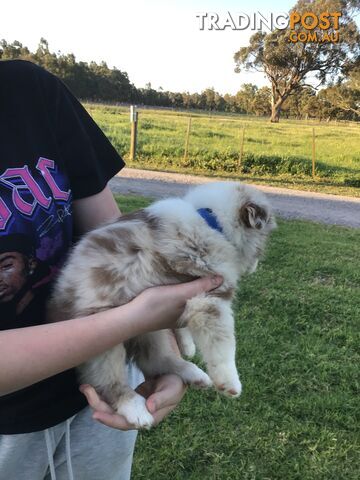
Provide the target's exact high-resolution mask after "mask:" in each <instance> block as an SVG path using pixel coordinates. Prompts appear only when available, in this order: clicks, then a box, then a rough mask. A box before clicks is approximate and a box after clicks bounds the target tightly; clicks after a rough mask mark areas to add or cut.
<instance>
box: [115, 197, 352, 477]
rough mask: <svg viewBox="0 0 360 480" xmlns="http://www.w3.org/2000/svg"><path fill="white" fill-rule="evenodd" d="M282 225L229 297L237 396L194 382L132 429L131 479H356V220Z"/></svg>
mask: <svg viewBox="0 0 360 480" xmlns="http://www.w3.org/2000/svg"><path fill="white" fill-rule="evenodd" d="M118 201H119V204H120V206H121V208H122V210H123V211H124V212H126V211H130V210H132V209H137V208H141V207H142V206H145V205H146V204H147V203H148V201H147V200H146V199H141V198H131V197H130V198H129V197H126V198H125V197H119V198H118ZM278 223H279V228H278V229H277V230H276V231H275V232H274V233H273V235H272V238H271V241H270V244H269V247H268V249H267V252H266V256H265V259H264V260H263V262H262V263H261V264H260V266H259V268H258V271H257V272H256V273H255V274H253V275H251V276H249V277H247V278H245V279H244V280H243V281H242V283H241V285H240V287H239V289H238V292H237V296H236V300H235V302H234V310H235V312H236V328H237V364H238V367H239V371H240V374H241V379H242V383H243V388H244V390H243V393H242V395H241V397H240V398H239V399H235V400H230V399H226V398H223V397H221V396H220V395H218V394H217V393H215V392H214V391H212V390H211V391H207V392H199V391H190V390H189V392H188V393H187V394H186V396H185V399H184V400H183V401H182V403H181V405H180V406H179V408H178V409H177V410H176V411H174V412H173V413H172V415H171V416H170V417H169V418H168V419H167V420H166V421H164V422H163V423H162V424H161V425H160V426H158V427H157V428H156V429H154V430H152V431H150V432H141V433H140V434H139V440H138V443H137V447H136V452H135V460H134V467H133V476H132V479H133V480H140V479H144V480H149V479H159V480H161V479H163V480H167V479H171V480H220V479H221V480H295V479H296V480H297V479H299V480H300V479H301V480H310V479H311V480H355V479H356V480H357V479H358V478H359V464H360V446H359V435H358V425H359V423H358V421H359V403H358V400H359V376H358V370H359V319H360V303H359V298H360V273H359V263H360V230H356V229H347V228H342V227H332V226H323V225H318V224H314V223H308V222H302V221H287V222H285V221H279V222H278Z"/></svg>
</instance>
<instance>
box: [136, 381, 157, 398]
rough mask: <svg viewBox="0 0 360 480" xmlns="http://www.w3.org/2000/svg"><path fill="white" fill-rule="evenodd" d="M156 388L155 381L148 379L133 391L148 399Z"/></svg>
mask: <svg viewBox="0 0 360 480" xmlns="http://www.w3.org/2000/svg"><path fill="white" fill-rule="evenodd" d="M155 388H156V381H155V379H148V380H145V382H143V383H141V384H140V385H138V386H137V387H136V388H135V391H136V392H137V393H139V394H140V395H141V396H142V397H144V398H149V397H150V395H151V394H152V393H154V390H155Z"/></svg>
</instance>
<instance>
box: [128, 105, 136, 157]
mask: <svg viewBox="0 0 360 480" xmlns="http://www.w3.org/2000/svg"><path fill="white" fill-rule="evenodd" d="M130 122H131V139H130V160H135V157H136V140H137V124H138V112H137V111H136V106H135V105H131V106H130Z"/></svg>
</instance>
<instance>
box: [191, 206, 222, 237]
mask: <svg viewBox="0 0 360 480" xmlns="http://www.w3.org/2000/svg"><path fill="white" fill-rule="evenodd" d="M197 212H198V214H199V215H200V216H201V217H202V218H203V219H204V220H205V222H206V223H207V224H208V225H209V227H211V228H212V229H214V230H217V231H218V232H220V233H222V232H223V229H222V227H221V225H220V224H219V222H218V219H217V218H216V215H215V214H214V213H213V211H212V210H211V208H198V209H197Z"/></svg>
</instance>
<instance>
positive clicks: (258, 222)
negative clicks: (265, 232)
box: [239, 202, 267, 230]
mask: <svg viewBox="0 0 360 480" xmlns="http://www.w3.org/2000/svg"><path fill="white" fill-rule="evenodd" d="M266 219H267V214H266V210H264V208H262V207H260V206H259V205H256V204H255V203H251V202H249V203H245V204H244V205H243V206H242V207H241V208H240V212H239V220H240V223H242V224H243V225H245V227H247V228H256V229H257V230H261V229H262V228H263V227H264V226H265V225H266Z"/></svg>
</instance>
